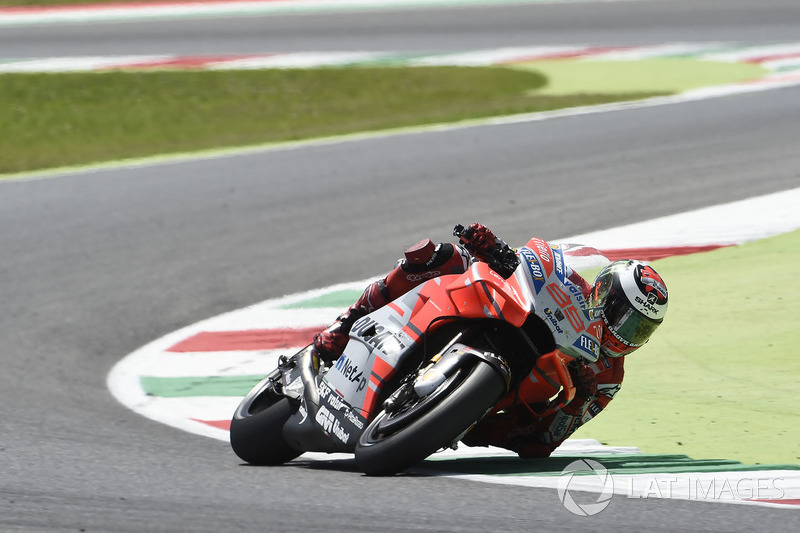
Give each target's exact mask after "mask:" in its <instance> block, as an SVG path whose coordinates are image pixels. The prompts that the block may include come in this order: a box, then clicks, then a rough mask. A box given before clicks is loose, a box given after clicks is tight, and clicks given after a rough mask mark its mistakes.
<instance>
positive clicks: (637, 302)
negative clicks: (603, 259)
mask: <svg viewBox="0 0 800 533" xmlns="http://www.w3.org/2000/svg"><path fill="white" fill-rule="evenodd" d="M589 305H590V306H592V307H600V308H602V310H603V322H605V326H606V327H605V330H604V332H603V336H602V339H601V340H600V349H601V350H602V352H603V353H604V354H605V355H607V356H610V357H621V356H623V355H627V354H629V353H631V352H632V351H634V350H636V349H637V348H639V347H640V346H643V345H644V344H645V343H646V342H647V340H648V339H649V338H650V335H652V334H653V332H654V331H655V330H656V328H658V326H659V325H661V322H662V321H663V320H664V315H665V314H666V313H667V286H666V285H665V284H664V280H662V279H661V276H659V275H658V273H657V272H656V271H655V270H654V269H653V267H651V266H650V265H648V264H647V263H643V262H641V261H634V260H623V261H615V262H613V263H611V264H610V265H608V266H607V267H605V268H604V269H603V270H601V271H600V273H599V274H598V275H597V279H595V283H594V287H592V292H591V294H590V295H589Z"/></svg>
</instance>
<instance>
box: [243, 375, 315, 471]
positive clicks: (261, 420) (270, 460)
mask: <svg viewBox="0 0 800 533" xmlns="http://www.w3.org/2000/svg"><path fill="white" fill-rule="evenodd" d="M295 411H296V409H295V408H294V407H293V406H292V404H291V403H289V400H288V399H287V398H286V397H284V396H282V395H279V394H277V393H276V392H275V391H274V390H273V389H272V387H271V386H270V382H269V378H264V380H263V381H262V382H261V383H259V384H258V385H256V387H255V388H253V390H252V391H250V394H248V395H247V396H246V397H245V398H244V399H243V400H242V402H241V403H240V404H239V407H238V408H237V409H236V413H234V415H233V420H231V432H230V438H231V448H233V451H234V452H235V453H236V455H238V456H239V458H240V459H242V460H244V461H246V462H248V463H250V464H253V465H279V464H283V463H285V462H287V461H291V460H292V459H294V458H295V457H298V456H299V455H300V453H301V452H298V451H297V450H295V449H294V448H292V447H291V446H289V444H288V443H287V442H286V440H285V439H284V438H283V425H284V424H285V423H286V421H287V420H289V418H290V417H291V416H292V415H293V414H294V413H295Z"/></svg>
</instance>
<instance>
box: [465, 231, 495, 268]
mask: <svg viewBox="0 0 800 533" xmlns="http://www.w3.org/2000/svg"><path fill="white" fill-rule="evenodd" d="M459 241H460V242H461V244H463V245H464V247H465V248H466V249H467V250H468V251H469V253H471V254H472V255H473V256H475V257H476V258H478V259H481V260H487V259H489V258H490V253H491V251H492V250H493V249H494V247H495V245H496V244H497V238H496V237H495V236H494V233H492V230H490V229H489V228H487V227H486V226H484V225H483V224H477V223H475V224H470V226H469V227H468V228H467V229H465V230H464V231H463V232H462V233H461V235H460V236H459Z"/></svg>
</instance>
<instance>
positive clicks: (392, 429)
mask: <svg viewBox="0 0 800 533" xmlns="http://www.w3.org/2000/svg"><path fill="white" fill-rule="evenodd" d="M463 375H464V371H463V369H461V368H459V369H458V370H456V372H455V374H453V375H452V376H450V377H449V378H447V379H446V380H445V381H444V382H443V383H442V384H441V385H439V386H438V387H437V388H436V389H435V390H434V391H433V392H432V393H430V394H429V395H427V396H425V397H424V398H421V399H420V400H418V401H416V402H413V403H409V404H408V405H407V406H403V407H404V408H402V409H401V410H400V411H398V412H396V413H387V412H386V411H381V413H380V414H379V415H378V417H377V418H376V420H375V422H374V423H373V424H371V429H370V433H369V435H368V439H369V441H370V442H377V441H379V440H381V439H382V438H386V437H388V436H389V435H391V434H393V433H397V432H398V431H400V430H401V429H403V428H405V427H407V426H408V425H409V424H411V423H413V422H414V421H416V420H418V419H419V418H420V417H421V416H422V415H424V414H425V413H427V412H428V411H430V410H431V409H433V407H434V406H435V405H436V404H438V403H439V401H440V400H442V399H443V398H445V397H447V395H448V394H450V391H452V390H453V389H454V388H456V387H457V386H458V384H459V383H461V381H462V380H463Z"/></svg>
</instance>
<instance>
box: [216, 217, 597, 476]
mask: <svg viewBox="0 0 800 533" xmlns="http://www.w3.org/2000/svg"><path fill="white" fill-rule="evenodd" d="M464 231H465V230H464V228H463V226H460V225H458V226H456V228H455V230H454V234H455V235H456V236H460V235H462V234H463V232H464ZM498 248H499V249H497V250H495V251H494V252H493V253H492V254H491V256H490V257H489V258H488V260H486V261H476V262H474V263H473V264H472V265H471V267H470V268H469V269H468V270H467V271H466V272H464V273H463V274H453V275H443V276H440V277H437V278H433V279H431V280H429V281H427V282H425V283H423V284H421V285H419V286H418V287H416V288H415V289H412V290H411V291H409V292H408V293H406V294H405V295H403V296H401V297H400V298H398V299H396V300H394V301H393V302H391V303H389V304H387V305H386V306H384V307H382V308H380V309H378V310H376V311H374V312H372V313H370V314H368V315H366V316H364V317H362V318H360V319H359V320H357V321H356V322H355V323H354V324H353V326H352V328H351V330H350V333H349V337H350V338H349V341H348V344H347V346H346V347H345V349H344V352H343V353H342V355H341V356H340V357H339V358H338V359H337V360H336V361H334V362H332V363H329V364H324V363H321V362H320V360H319V358H318V357H317V356H316V354H315V352H314V351H313V347H312V345H309V346H307V347H306V348H304V349H303V350H301V351H300V352H298V353H296V354H295V355H293V356H291V357H286V356H281V357H280V358H279V362H278V366H277V368H276V369H275V370H274V371H272V372H271V373H270V374H269V375H267V376H266V377H265V378H264V379H263V380H262V381H261V382H260V383H259V384H258V385H256V386H255V387H254V388H253V389H252V390H251V391H250V393H249V394H247V396H246V397H245V398H244V399H243V400H242V402H241V403H240V404H239V406H238V408H237V409H236V412H235V413H234V415H233V419H232V421H231V427H230V440H231V446H232V448H233V450H234V452H235V453H236V454H237V455H238V456H239V457H240V458H241V459H243V460H244V461H246V462H248V463H251V464H256V465H278V464H282V463H285V462H287V461H290V460H292V459H294V458H296V457H298V456H300V455H301V454H302V453H304V452H307V451H314V452H329V453H333V452H346V453H354V454H355V462H356V466H357V468H358V469H359V470H360V471H362V472H364V473H366V474H368V475H389V474H394V473H398V472H402V471H403V470H405V469H406V468H408V467H410V466H412V465H414V464H416V463H418V462H420V461H422V460H423V459H425V458H426V457H428V456H429V455H431V454H432V453H434V452H436V451H438V450H440V449H443V448H447V447H455V446H456V445H457V443H458V441H459V440H460V439H462V438H463V437H464V436H465V435H466V434H467V432H468V431H469V430H470V429H471V428H472V427H473V426H475V425H476V423H478V422H479V421H480V420H481V419H482V418H483V417H484V416H486V415H487V414H490V413H496V412H499V411H502V410H503V409H507V408H510V407H511V406H512V405H515V404H518V403H520V402H524V403H526V404H527V405H528V407H529V408H530V409H531V410H532V411H533V412H534V413H535V414H537V415H539V416H542V417H544V416H547V415H548V414H550V413H552V412H553V411H555V410H557V409H559V408H561V407H563V406H564V405H566V404H567V403H568V402H569V401H570V400H571V399H572V398H573V397H574V395H575V390H576V389H575V385H574V383H573V377H572V376H573V375H574V374H573V373H572V372H571V370H572V368H571V367H572V366H574V365H575V364H577V361H578V360H579V359H583V360H585V361H588V362H594V361H596V360H597V357H598V355H599V348H600V345H599V335H600V332H601V329H600V328H601V318H600V313H599V309H594V308H590V307H589V306H588V304H587V302H586V300H585V298H584V297H583V295H582V294H581V291H580V288H579V287H577V286H576V285H574V284H573V283H571V282H570V280H569V279H568V278H567V276H566V274H565V270H566V267H565V247H564V246H559V245H551V244H549V243H547V242H545V241H543V240H541V239H537V238H534V239H531V240H530V241H529V242H528V243H527V244H526V246H523V247H521V248H519V249H518V250H514V249H510V248H509V247H508V246H507V245H505V244H503V245H502V247H498Z"/></svg>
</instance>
